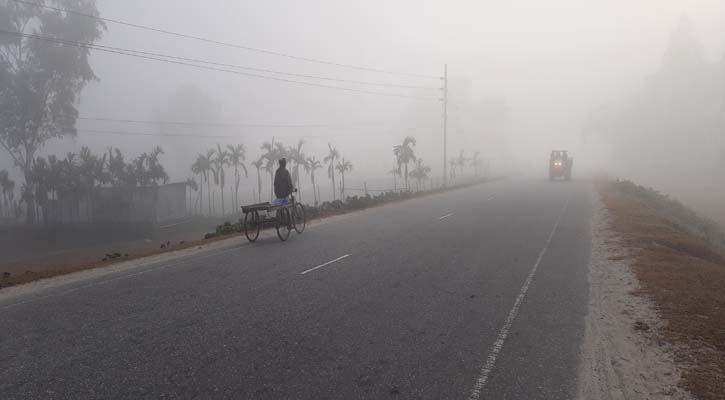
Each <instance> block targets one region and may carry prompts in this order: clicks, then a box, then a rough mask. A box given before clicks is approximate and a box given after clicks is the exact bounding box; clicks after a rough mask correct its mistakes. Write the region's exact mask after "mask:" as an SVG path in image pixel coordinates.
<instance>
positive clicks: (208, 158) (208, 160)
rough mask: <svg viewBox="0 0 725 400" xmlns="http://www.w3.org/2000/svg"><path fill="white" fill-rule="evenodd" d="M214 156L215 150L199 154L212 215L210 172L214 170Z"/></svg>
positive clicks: (207, 200) (210, 214)
mask: <svg viewBox="0 0 725 400" xmlns="http://www.w3.org/2000/svg"><path fill="white" fill-rule="evenodd" d="M213 157H214V150H213V149H211V150H207V151H206V154H200V155H199V159H198V160H199V162H200V170H201V171H203V174H204V181H206V194H207V196H206V202H207V203H208V206H209V216H210V217H211V216H212V213H213V211H212V206H213V204H212V203H213V201H212V197H211V179H209V172H214V168H213Z"/></svg>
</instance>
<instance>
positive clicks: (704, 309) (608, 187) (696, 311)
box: [596, 181, 725, 400]
mask: <svg viewBox="0 0 725 400" xmlns="http://www.w3.org/2000/svg"><path fill="white" fill-rule="evenodd" d="M596 186H597V189H598V190H599V192H600V194H601V196H602V200H603V202H604V205H605V206H606V207H607V208H608V209H609V210H610V212H611V215H612V220H611V228H612V230H613V231H614V232H615V233H617V234H618V235H619V236H620V238H621V242H620V244H621V245H623V246H624V247H626V248H627V249H628V250H630V251H631V254H632V257H633V265H634V270H635V273H636V274H637V277H638V278H639V281H640V287H641V291H642V292H643V294H645V295H647V296H649V297H650V298H652V300H654V302H655V304H656V306H657V310H658V313H659V315H660V317H661V318H663V319H664V320H665V322H666V327H665V329H664V330H663V332H662V337H661V338H660V339H661V340H663V341H664V342H666V343H669V344H672V345H674V348H675V352H676V359H677V361H678V363H680V364H681V366H682V367H683V370H684V376H683V379H684V382H683V384H684V386H685V387H686V388H687V389H688V390H690V391H691V392H692V393H693V394H694V395H696V396H697V397H698V398H701V399H708V400H709V399H725V255H724V254H723V253H722V252H721V250H720V249H719V248H718V246H717V245H716V244H715V243H713V242H712V241H711V237H710V236H709V235H705V234H702V235H700V234H698V233H697V232H696V231H695V230H694V229H688V228H687V226H685V225H684V224H683V223H682V221H681V220H677V219H676V218H672V217H671V216H669V215H666V208H663V207H662V206H661V204H652V203H651V200H650V199H651V197H650V196H646V195H644V196H643V195H639V194H638V193H637V192H632V191H625V190H620V189H619V188H618V187H617V185H616V184H613V183H611V182H607V181H599V182H597V184H596ZM639 190H646V189H644V188H641V187H639ZM673 203H676V202H673ZM677 207H681V206H680V205H678V206H677ZM694 225H696V226H702V224H700V223H698V224H694ZM708 229H709V230H708V232H710V231H711V229H710V227H708Z"/></svg>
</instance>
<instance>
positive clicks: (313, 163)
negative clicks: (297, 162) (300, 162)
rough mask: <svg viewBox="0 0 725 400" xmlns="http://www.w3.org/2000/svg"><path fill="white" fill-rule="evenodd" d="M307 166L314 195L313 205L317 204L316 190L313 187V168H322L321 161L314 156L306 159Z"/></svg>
mask: <svg viewBox="0 0 725 400" xmlns="http://www.w3.org/2000/svg"><path fill="white" fill-rule="evenodd" d="M307 167H308V168H309V171H310V178H311V179H312V193H313V194H314V196H315V205H317V201H318V199H317V190H316V189H315V187H316V186H315V170H316V169H319V168H322V163H321V162H320V161H319V160H317V159H316V158H315V157H314V156H313V157H310V158H308V159H307Z"/></svg>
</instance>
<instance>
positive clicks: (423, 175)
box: [410, 158, 430, 191]
mask: <svg viewBox="0 0 725 400" xmlns="http://www.w3.org/2000/svg"><path fill="white" fill-rule="evenodd" d="M429 173H430V167H429V166H427V165H424V164H423V159H422V158H419V159H417V160H416V161H415V168H413V170H412V171H410V177H411V178H413V179H415V180H416V183H415V185H416V186H415V187H416V190H418V191H420V185H421V182H423V181H425V180H427V179H428V174H429Z"/></svg>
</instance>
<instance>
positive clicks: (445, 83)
mask: <svg viewBox="0 0 725 400" xmlns="http://www.w3.org/2000/svg"><path fill="white" fill-rule="evenodd" d="M441 79H442V80H443V98H442V99H441V100H442V101H443V187H446V186H447V182H448V64H444V65H443V78H441Z"/></svg>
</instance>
